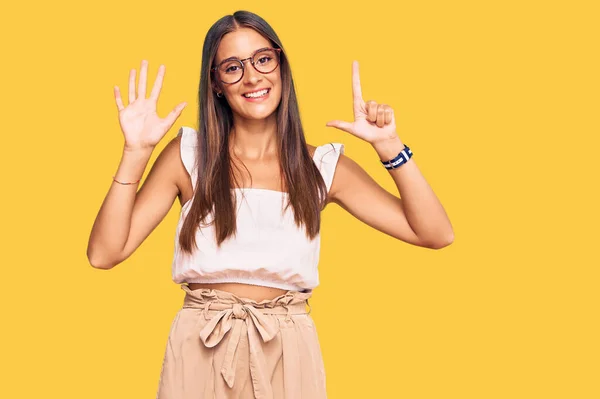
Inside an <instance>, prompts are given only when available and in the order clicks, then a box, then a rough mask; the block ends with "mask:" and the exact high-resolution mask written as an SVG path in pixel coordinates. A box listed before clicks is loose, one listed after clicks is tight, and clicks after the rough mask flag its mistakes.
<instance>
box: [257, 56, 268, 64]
mask: <svg viewBox="0 0 600 399" xmlns="http://www.w3.org/2000/svg"><path fill="white" fill-rule="evenodd" d="M269 61H271V57H269V56H267V55H265V56H262V57H260V58H259V59H258V63H259V64H266V63H267V62H269Z"/></svg>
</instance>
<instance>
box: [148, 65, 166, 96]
mask: <svg viewBox="0 0 600 399" xmlns="http://www.w3.org/2000/svg"><path fill="white" fill-rule="evenodd" d="M164 76H165V66H164V65H161V66H159V67H158V73H157V74H156V80H155V81H154V86H152V91H151V92H150V98H152V99H154V100H158V95H159V94H160V89H161V88H162V83H163V79H164Z"/></svg>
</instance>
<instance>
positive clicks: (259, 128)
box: [88, 11, 453, 399]
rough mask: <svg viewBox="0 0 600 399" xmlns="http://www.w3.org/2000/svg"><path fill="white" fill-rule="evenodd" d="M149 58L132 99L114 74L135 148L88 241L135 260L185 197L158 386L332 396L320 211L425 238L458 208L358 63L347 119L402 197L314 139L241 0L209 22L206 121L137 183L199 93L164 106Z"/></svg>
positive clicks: (277, 46) (102, 260)
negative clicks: (318, 296) (163, 111)
mask: <svg viewBox="0 0 600 399" xmlns="http://www.w3.org/2000/svg"><path fill="white" fill-rule="evenodd" d="M147 67H148V65H147V62H145V61H143V62H142V66H141V70H140V78H139V85H138V89H137V95H136V90H135V76H136V75H135V70H132V71H131V73H130V78H129V105H128V106H127V107H124V105H123V102H122V99H121V96H120V91H119V88H118V87H115V99H116V103H117V107H118V109H119V120H120V124H121V129H122V130H123V134H124V137H125V144H124V150H123V156H122V159H121V163H120V165H119V168H118V171H117V173H116V174H115V176H113V184H112V186H111V187H110V190H109V192H108V194H107V196H106V199H105V201H104V203H103V205H102V207H101V209H100V211H99V213H98V216H97V219H96V221H95V223H94V226H93V228H92V232H91V237H90V242H89V246H88V258H89V260H90V263H91V265H92V266H94V267H97V268H102V269H110V268H112V267H114V266H115V265H117V264H119V263H121V262H122V261H123V260H125V259H127V258H128V257H129V256H130V255H131V254H132V253H133V252H134V251H135V249H136V248H138V247H139V245H140V244H141V243H142V242H143V240H144V239H145V238H146V237H147V236H148V235H149V234H150V233H151V232H152V230H153V229H154V228H155V227H156V226H157V225H158V223H159V222H160V221H161V220H162V219H163V218H164V216H165V215H166V214H167V213H168V211H169V210H170V208H171V205H172V203H173V201H174V199H175V197H176V196H178V197H179V200H180V202H181V204H182V210H181V215H180V220H179V224H178V226H177V234H176V239H175V255H174V260H173V265H172V266H173V280H174V281H175V282H176V283H182V285H181V288H182V289H183V290H184V291H185V292H186V294H185V298H184V304H183V307H182V309H181V310H180V311H179V312H178V313H177V315H176V316H175V319H174V321H173V324H172V327H171V331H170V334H169V338H168V343H167V348H166V351H165V357H164V362H163V366H162V370H161V375H160V383H159V389H158V395H157V397H158V398H160V399H167V398H169V399H170V398H173V399H174V398H177V399H183V398H213V397H215V398H252V397H255V398H311V399H314V398H324V397H326V392H325V372H324V367H323V360H322V357H321V350H320V347H319V341H318V338H317V333H316V329H315V326H314V324H313V321H312V318H311V317H310V315H309V313H310V312H309V310H307V307H306V305H307V304H308V299H309V298H310V296H311V293H312V290H313V289H314V288H315V287H316V286H317V285H318V272H317V263H318V259H319V243H320V241H319V225H320V211H321V210H322V209H323V207H324V206H325V205H326V204H327V203H329V202H335V203H337V204H338V205H340V206H341V207H343V208H344V209H346V210H347V211H348V212H350V213H351V214H352V215H354V216H355V217H357V218H358V219H360V220H362V221H363V222H365V223H367V224H368V225H370V226H372V227H374V228H376V229H378V230H380V231H381V232H383V233H386V234H389V235H391V236H393V237H396V238H398V239H399V240H402V241H405V242H407V243H410V244H414V245H419V246H423V247H428V248H442V247H444V246H446V245H448V244H450V243H451V242H452V240H453V232H452V227H451V225H450V222H449V220H448V218H447V217H446V214H445V212H444V210H443V208H442V206H441V204H440V203H439V201H438V200H437V198H436V196H435V195H434V193H433V191H432V190H431V188H430V187H429V185H428V184H427V183H426V181H425V179H424V178H423V176H422V175H421V173H420V172H419V169H418V168H417V166H416V164H415V162H414V160H412V159H411V156H412V152H411V151H410V149H409V148H408V147H406V146H405V145H404V144H403V143H402V141H401V140H400V138H399V137H398V135H397V133H396V127H395V120H394V114H393V111H392V109H391V108H390V107H389V106H387V105H383V104H377V103H375V102H373V101H369V102H367V103H365V102H364V101H363V99H362V96H361V87H360V81H359V76H358V65H357V64H356V63H354V65H353V93H354V117H355V120H354V122H353V123H349V122H343V121H332V122H329V123H328V124H327V125H328V126H332V127H336V128H339V129H342V130H344V131H346V132H348V133H350V134H353V135H355V136H357V137H360V138H361V139H363V140H365V141H367V142H368V143H370V144H371V145H372V146H373V148H374V149H375V151H376V152H377V154H378V155H379V158H380V160H381V161H382V162H383V164H384V166H385V167H386V168H388V169H389V171H390V174H391V176H392V178H393V179H394V181H395V182H396V185H397V187H398V190H399V192H400V193H401V194H402V199H400V198H398V197H397V196H395V195H393V194H391V193H389V192H387V191H385V190H384V189H383V188H381V186H379V185H378V184H377V183H376V182H375V181H374V180H373V179H372V178H371V177H370V176H369V175H368V174H367V173H365V171H364V170H363V169H362V168H361V167H360V166H359V165H357V164H356V163H355V162H353V161H352V160H351V159H350V158H349V157H346V156H345V155H343V152H344V146H343V145H342V144H340V143H328V144H323V145H320V146H317V147H314V146H311V145H308V144H307V143H306V142H305V138H304V133H303V130H302V125H301V122H300V117H299V112H298V104H297V101H296V95H295V92H294V84H293V79H292V75H291V69H290V66H289V63H288V60H287V57H286V55H285V51H284V50H283V46H282V44H281V42H280V40H279V38H278V37H277V35H276V34H275V32H274V31H273V29H272V28H271V27H270V26H269V24H267V22H265V21H264V20H263V19H262V18H260V17H259V16H257V15H255V14H252V13H249V12H244V11H238V12H236V13H234V14H233V15H228V16H225V17H223V18H221V19H220V20H219V21H217V22H216V23H215V24H214V25H213V26H212V27H211V28H210V30H209V31H208V33H207V36H206V38H205V41H204V47H203V53H202V70H201V80H200V90H199V102H200V115H199V124H198V126H199V129H198V131H196V130H195V129H192V128H190V127H182V128H181V129H180V130H179V134H178V135H177V137H176V138H174V139H173V140H171V141H170V142H169V143H168V144H167V146H166V147H165V149H164V150H163V151H162V152H161V154H160V155H159V157H158V158H157V160H156V162H155V163H154V165H153V167H152V169H151V171H150V173H149V174H148V177H147V179H146V181H145V182H144V185H143V186H142V188H141V189H140V190H139V192H137V193H136V187H137V183H138V182H139V181H140V178H141V176H142V174H143V172H144V170H145V167H146V164H147V162H148V159H149V158H150V155H151V153H152V151H153V150H154V148H155V146H156V145H157V144H158V142H159V141H160V140H161V138H162V137H164V135H165V134H166V133H167V131H169V129H170V128H171V127H172V126H173V124H174V123H175V121H176V120H177V118H178V117H179V115H180V114H181V112H182V110H183V108H184V107H185V105H186V104H185V103H181V104H179V105H178V106H177V107H176V108H175V109H174V110H173V111H172V112H171V113H170V114H169V115H168V116H167V117H166V118H164V119H160V118H159V117H158V116H157V115H156V102H157V99H158V96H159V93H160V90H161V86H162V80H163V76H164V73H165V68H164V66H162V65H161V66H160V67H159V71H158V75H157V78H156V81H155V83H154V86H153V89H152V92H151V94H150V98H148V99H146V75H147Z"/></svg>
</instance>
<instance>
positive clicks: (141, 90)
mask: <svg viewBox="0 0 600 399" xmlns="http://www.w3.org/2000/svg"><path fill="white" fill-rule="evenodd" d="M147 76H148V61H146V60H142V66H141V67H140V81H139V82H138V97H140V98H141V99H142V100H144V99H145V98H146V79H147Z"/></svg>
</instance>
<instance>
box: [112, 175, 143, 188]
mask: <svg viewBox="0 0 600 399" xmlns="http://www.w3.org/2000/svg"><path fill="white" fill-rule="evenodd" d="M140 180H142V178H141V177H140V178H139V179H137V180H136V181H132V182H131V183H125V182H121V181H118V180H117V179H115V177H114V176H113V181H114V182H117V183H119V184H122V185H124V186H127V185H129V184H135V183H139V181H140Z"/></svg>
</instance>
